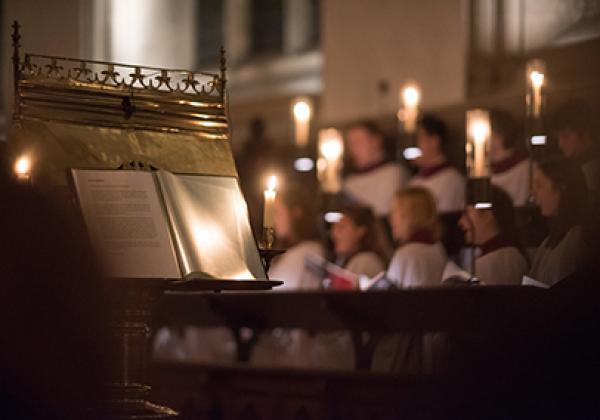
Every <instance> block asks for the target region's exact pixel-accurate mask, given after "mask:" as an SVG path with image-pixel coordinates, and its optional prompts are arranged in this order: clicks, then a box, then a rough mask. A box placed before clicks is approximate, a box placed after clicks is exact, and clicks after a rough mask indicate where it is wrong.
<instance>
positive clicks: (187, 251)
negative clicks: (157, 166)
mask: <svg viewBox="0 0 600 420" xmlns="http://www.w3.org/2000/svg"><path fill="white" fill-rule="evenodd" d="M157 179H158V181H159V185H160V187H161V190H162V194H163V198H164V201H165V204H166V208H167V213H168V216H169V219H170V221H171V226H172V229H173V233H174V239H175V246H176V249H177V252H178V255H179V259H180V261H181V268H182V271H183V275H184V276H185V277H188V278H203V279H224V280H252V279H265V278H266V275H265V272H264V268H263V266H262V263H261V261H260V257H259V255H258V249H257V246H256V242H255V241H254V236H253V235H252V230H251V228H250V221H249V219H248V208H247V206H246V201H245V200H244V197H243V195H242V192H241V190H240V188H239V185H238V181H237V179H236V178H234V177H224V176H211V175H176V174H172V173H169V172H165V171H159V172H158V173H157Z"/></svg>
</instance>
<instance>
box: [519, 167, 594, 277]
mask: <svg viewBox="0 0 600 420" xmlns="http://www.w3.org/2000/svg"><path fill="white" fill-rule="evenodd" d="M533 195H534V198H535V202H536V204H537V206H538V207H539V208H540V211H541V213H542V215H543V216H545V217H547V218H549V219H550V235H549V236H548V237H547V238H546V239H545V240H544V241H543V242H542V244H541V245H540V247H539V248H538V250H537V252H536V254H535V256H534V259H533V263H532V267H531V271H530V274H529V276H530V277H531V278H533V279H534V280H537V281H540V282H542V283H545V284H547V285H550V286H551V285H553V284H555V283H557V282H558V281H560V280H562V279H563V278H565V277H567V276H569V275H571V274H573V273H575V272H576V271H577V270H578V269H580V268H581V266H582V265H583V263H584V251H585V248H584V243H583V233H582V226H581V224H582V222H583V221H584V219H585V218H584V215H585V212H586V196H587V191H586V184H585V178H584V176H583V174H582V172H581V169H580V168H579V167H578V166H577V165H576V164H575V163H574V162H572V161H569V160H566V159H563V158H558V157H555V158H550V159H547V160H545V161H542V162H539V163H538V164H536V165H535V168H534V171H533Z"/></svg>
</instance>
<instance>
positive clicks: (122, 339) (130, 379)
mask: <svg viewBox="0 0 600 420" xmlns="http://www.w3.org/2000/svg"><path fill="white" fill-rule="evenodd" d="M13 29H14V31H13V35H12V41H13V49H14V51H13V57H12V60H13V65H14V94H15V102H14V114H13V123H12V126H11V129H10V132H9V142H10V145H11V147H12V148H13V150H14V151H15V153H16V154H17V156H19V155H27V156H28V157H29V158H30V160H31V162H32V172H31V176H30V180H31V182H32V184H33V185H34V187H35V188H36V189H38V190H40V191H42V192H44V193H46V195H48V196H50V197H52V198H54V199H55V201H57V202H58V203H59V204H61V205H62V207H63V208H64V210H65V212H67V213H71V215H72V216H73V217H79V216H80V215H79V212H78V209H77V208H76V207H75V206H74V203H75V200H74V196H73V193H72V190H71V189H70V187H69V178H68V171H69V169H70V168H89V169H108V168H112V169H114V168H118V167H119V166H120V165H121V164H122V163H123V162H130V161H134V162H149V163H150V164H151V166H154V167H157V168H161V169H164V170H166V171H170V172H173V173H183V174H192V175H212V176H215V175H216V176H226V177H237V171H236V168H235V163H234V160H233V154H232V151H231V141H230V140H231V139H230V136H229V120H228V117H227V115H226V109H227V104H226V74H225V73H226V62H225V55H224V51H223V49H221V60H220V68H219V72H218V73H214V74H213V73H196V72H192V71H189V70H178V69H163V68H154V67H141V66H132V65H127V64H120V63H110V62H100V61H92V60H81V59H72V58H65V57H54V56H47V55H35V54H25V55H24V56H23V57H21V54H20V51H19V48H20V44H19V42H20V38H21V36H20V33H19V24H18V23H17V22H15V23H14V24H13ZM271 254H273V252H272V251H270V252H267V254H263V255H262V257H263V262H265V263H268V261H267V260H270V258H271V257H272V255H271ZM106 281H108V282H109V286H110V287H109V288H110V289H111V297H112V302H111V312H112V317H111V319H110V323H111V327H112V332H113V336H114V337H113V338H114V340H113V341H112V343H111V346H112V347H113V348H112V350H113V352H114V353H113V354H117V355H119V357H118V358H116V359H115V360H114V364H113V365H112V366H111V368H110V369H111V370H110V372H111V375H110V376H111V377H112V381H111V384H110V385H109V387H110V392H109V395H110V398H109V401H107V402H106V404H105V406H104V407H101V408H100V409H99V410H100V413H101V416H102V417H104V418H111V419H166V418H173V417H175V416H177V413H176V412H175V411H173V410H171V409H169V408H166V407H161V406H158V405H155V404H152V403H150V402H149V401H148V393H149V390H150V387H149V386H147V385H146V384H145V370H146V353H147V345H146V344H147V343H146V341H147V337H148V335H149V322H150V318H151V314H152V305H153V303H154V302H156V301H157V299H159V298H160V296H161V295H162V294H163V293H164V292H165V291H167V290H174V291H180V292H199V291H222V290H265V289H270V288H272V287H274V286H277V285H279V284H281V282H276V281H269V280H268V279H266V278H265V279H258V280H247V281H246V280H243V281H242V280H190V281H181V280H179V281H178V280H176V279H161V278H132V279H125V278H114V279H107V280H106Z"/></svg>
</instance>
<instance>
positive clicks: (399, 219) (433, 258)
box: [387, 187, 448, 288]
mask: <svg viewBox="0 0 600 420" xmlns="http://www.w3.org/2000/svg"><path fill="white" fill-rule="evenodd" d="M390 225H391V226H392V233H393V235H394V239H395V240H396V241H398V243H399V244H400V245H399V247H398V249H397V250H396V252H395V253H394V256H393V257H392V260H391V262H390V265H389V268H388V270H387V278H388V280H390V281H391V282H392V283H394V284H395V285H396V286H398V287H401V288H412V287H419V286H437V285H439V284H440V283H441V281H442V273H443V272H444V267H445V266H446V263H447V261H448V258H447V256H446V252H445V251H444V247H443V246H442V244H441V243H440V237H441V226H440V221H439V218H438V215H437V209H436V206H435V199H434V198H433V196H432V194H431V193H430V192H429V191H428V190H426V189H425V188H421V187H407V188H405V189H403V190H401V191H400V192H398V193H397V194H396V197H395V198H394V202H393V205H392V212H391V213H390Z"/></svg>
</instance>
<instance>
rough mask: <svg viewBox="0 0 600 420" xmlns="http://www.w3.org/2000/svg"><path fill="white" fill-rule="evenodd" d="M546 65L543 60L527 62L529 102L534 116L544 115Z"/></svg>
mask: <svg viewBox="0 0 600 420" xmlns="http://www.w3.org/2000/svg"><path fill="white" fill-rule="evenodd" d="M545 71H546V65H545V63H544V62H543V61H542V60H539V59H533V60H530V61H529V62H528V63H527V84H528V85H529V92H528V94H527V103H528V105H529V115H531V116H532V117H533V118H536V119H537V118H540V117H541V115H542V105H543V95H542V88H543V86H544V79H545V75H544V74H545Z"/></svg>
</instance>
